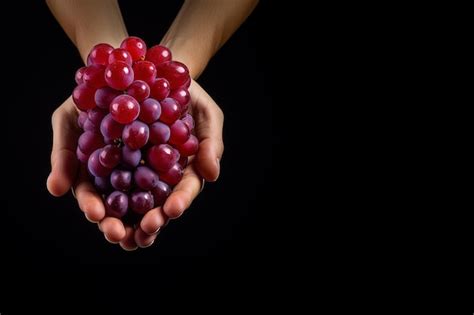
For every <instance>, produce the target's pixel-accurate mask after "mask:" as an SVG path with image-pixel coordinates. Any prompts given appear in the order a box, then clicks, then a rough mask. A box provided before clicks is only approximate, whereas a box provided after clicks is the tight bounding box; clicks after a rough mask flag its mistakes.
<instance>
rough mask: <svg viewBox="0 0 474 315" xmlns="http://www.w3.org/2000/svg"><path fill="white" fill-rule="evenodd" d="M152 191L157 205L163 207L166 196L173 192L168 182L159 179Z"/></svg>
mask: <svg viewBox="0 0 474 315" xmlns="http://www.w3.org/2000/svg"><path fill="white" fill-rule="evenodd" d="M151 193H152V194H153V199H154V200H155V207H161V206H162V205H164V204H165V201H166V198H168V196H169V195H170V194H171V188H170V186H168V184H166V183H164V182H162V181H158V183H157V184H156V186H155V187H154V188H153V189H152V190H151Z"/></svg>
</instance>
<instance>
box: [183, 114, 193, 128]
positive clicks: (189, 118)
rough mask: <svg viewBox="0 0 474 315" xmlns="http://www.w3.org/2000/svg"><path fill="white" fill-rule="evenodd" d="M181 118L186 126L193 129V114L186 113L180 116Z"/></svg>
mask: <svg viewBox="0 0 474 315" xmlns="http://www.w3.org/2000/svg"><path fill="white" fill-rule="evenodd" d="M181 120H182V121H183V122H184V123H185V124H186V126H188V128H189V130H191V131H192V130H193V129H194V119H193V116H191V115H189V114H186V115H184V117H183V118H181Z"/></svg>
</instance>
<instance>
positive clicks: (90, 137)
mask: <svg viewBox="0 0 474 315" xmlns="http://www.w3.org/2000/svg"><path fill="white" fill-rule="evenodd" d="M78 146H79V148H80V149H81V151H82V152H83V153H85V154H86V155H90V154H91V153H92V152H94V151H95V150H97V149H99V148H102V147H103V146H104V140H103V139H102V136H101V135H100V134H99V133H95V132H92V131H86V132H84V133H83V134H82V135H81V136H80V137H79V140H78Z"/></svg>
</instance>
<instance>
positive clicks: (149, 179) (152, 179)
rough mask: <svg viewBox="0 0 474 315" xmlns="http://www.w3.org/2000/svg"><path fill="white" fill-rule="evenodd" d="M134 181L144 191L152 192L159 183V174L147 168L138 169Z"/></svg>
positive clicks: (140, 167)
mask: <svg viewBox="0 0 474 315" xmlns="http://www.w3.org/2000/svg"><path fill="white" fill-rule="evenodd" d="M133 179H134V180H135V183H136V184H137V186H138V187H140V188H141V189H143V190H152V189H153V187H155V186H156V185H157V184H158V181H159V178H158V174H156V173H155V172H154V171H153V170H151V169H150V168H148V167H146V166H139V167H137V169H136V170H135V173H134V174H133Z"/></svg>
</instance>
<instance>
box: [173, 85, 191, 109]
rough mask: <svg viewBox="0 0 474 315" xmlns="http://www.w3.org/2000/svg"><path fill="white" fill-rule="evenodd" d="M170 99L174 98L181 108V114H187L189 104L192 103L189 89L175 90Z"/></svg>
mask: <svg viewBox="0 0 474 315" xmlns="http://www.w3.org/2000/svg"><path fill="white" fill-rule="evenodd" d="M170 97H171V98H174V99H175V100H176V102H178V104H179V105H180V106H181V114H183V115H184V114H185V113H186V112H187V111H188V108H189V102H190V101H191V95H190V94H189V91H188V89H185V88H179V89H176V90H173V91H172V92H171V93H170Z"/></svg>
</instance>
